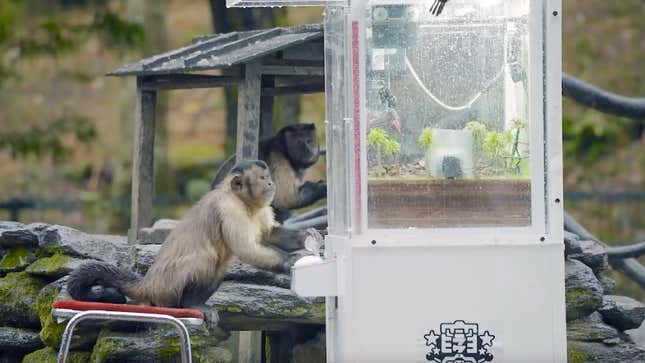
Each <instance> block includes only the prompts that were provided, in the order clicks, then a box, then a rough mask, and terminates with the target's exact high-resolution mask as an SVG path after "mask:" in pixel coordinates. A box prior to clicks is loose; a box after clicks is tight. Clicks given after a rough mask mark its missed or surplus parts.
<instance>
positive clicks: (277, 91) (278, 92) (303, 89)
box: [262, 83, 325, 97]
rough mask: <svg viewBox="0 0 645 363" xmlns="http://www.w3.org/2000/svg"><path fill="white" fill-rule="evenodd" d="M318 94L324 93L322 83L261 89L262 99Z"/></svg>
mask: <svg viewBox="0 0 645 363" xmlns="http://www.w3.org/2000/svg"><path fill="white" fill-rule="evenodd" d="M320 92H325V84H324V83H312V84H303V85H299V86H287V87H273V88H263V89H262V97H266V96H283V95H293V94H308V93H320Z"/></svg>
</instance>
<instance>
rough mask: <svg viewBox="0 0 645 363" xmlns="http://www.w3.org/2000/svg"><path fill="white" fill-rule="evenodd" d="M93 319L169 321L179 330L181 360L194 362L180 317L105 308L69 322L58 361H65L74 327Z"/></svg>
mask: <svg viewBox="0 0 645 363" xmlns="http://www.w3.org/2000/svg"><path fill="white" fill-rule="evenodd" d="M87 319H92V320H120V321H138V322H144V323H167V324H171V325H173V326H174V327H175V328H176V329H177V331H178V332H179V350H180V353H181V361H182V362H186V363H192V353H191V349H190V335H189V334H188V329H186V326H185V325H184V323H182V322H181V321H180V320H179V319H177V318H175V317H172V316H170V315H163V314H142V313H129V312H116V311H103V310H88V311H84V312H82V313H79V314H76V315H75V316H74V317H73V318H71V319H70V320H69V322H68V323H67V327H66V328H65V332H64V333H63V338H62V341H61V343H60V351H59V352H58V363H65V361H66V359H67V356H68V353H69V346H70V343H71V341H72V335H73V333H74V328H76V325H78V324H79V323H80V322H81V321H83V320H87Z"/></svg>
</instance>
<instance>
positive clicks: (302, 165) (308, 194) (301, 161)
mask: <svg viewBox="0 0 645 363" xmlns="http://www.w3.org/2000/svg"><path fill="white" fill-rule="evenodd" d="M258 154H259V155H258V158H259V159H260V160H263V161H265V162H266V163H267V164H268V165H269V168H270V169H271V176H272V178H273V180H274V181H275V183H276V186H277V190H276V193H275V198H274V200H273V204H272V206H273V209H274V213H275V216H276V220H277V221H278V222H280V223H282V222H284V221H285V220H286V219H287V218H289V216H290V215H291V212H290V210H291V209H299V208H303V207H306V206H309V205H312V204H314V203H316V202H317V201H319V200H321V199H325V198H326V197H327V184H326V183H325V182H324V181H319V182H310V181H305V180H304V173H305V171H306V170H307V169H308V168H309V167H311V166H312V165H314V164H315V163H316V162H317V161H318V157H319V156H320V149H319V147H318V140H317V139H316V125H314V124H295V125H288V126H285V127H283V128H282V129H280V131H278V133H277V134H276V135H275V136H274V137H272V138H270V139H268V140H266V141H263V142H261V143H260V147H259V150H258ZM234 163H235V155H233V156H231V157H230V158H229V159H228V160H226V161H225V162H224V164H222V166H221V167H220V169H219V170H218V171H217V173H216V174H215V177H214V178H213V182H212V184H211V187H212V188H215V187H216V186H217V185H218V184H219V183H221V181H222V180H223V179H224V178H225V176H226V175H227V174H228V171H229V170H230V169H231V168H232V167H233V165H234Z"/></svg>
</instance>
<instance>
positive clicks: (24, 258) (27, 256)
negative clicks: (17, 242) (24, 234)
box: [0, 247, 36, 274]
mask: <svg viewBox="0 0 645 363" xmlns="http://www.w3.org/2000/svg"><path fill="white" fill-rule="evenodd" d="M35 259H36V256H35V255H34V253H33V252H32V251H31V250H29V249H28V248H26V247H16V248H12V249H10V250H8V251H7V253H6V254H5V255H4V256H3V257H2V260H0V274H6V273H9V272H17V271H22V270H24V269H25V268H26V267H27V266H29V264H30V263H32V262H34V260H35Z"/></svg>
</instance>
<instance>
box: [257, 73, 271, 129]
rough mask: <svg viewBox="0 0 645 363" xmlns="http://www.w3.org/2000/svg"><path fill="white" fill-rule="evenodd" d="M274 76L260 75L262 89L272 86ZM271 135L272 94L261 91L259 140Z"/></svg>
mask: <svg viewBox="0 0 645 363" xmlns="http://www.w3.org/2000/svg"><path fill="white" fill-rule="evenodd" d="M274 87H275V76H269V75H263V76H262V89H263V90H264V89H267V88H274ZM272 136H273V95H270V94H266V92H264V91H262V96H261V97H260V140H266V139H268V138H270V137H272Z"/></svg>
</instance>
